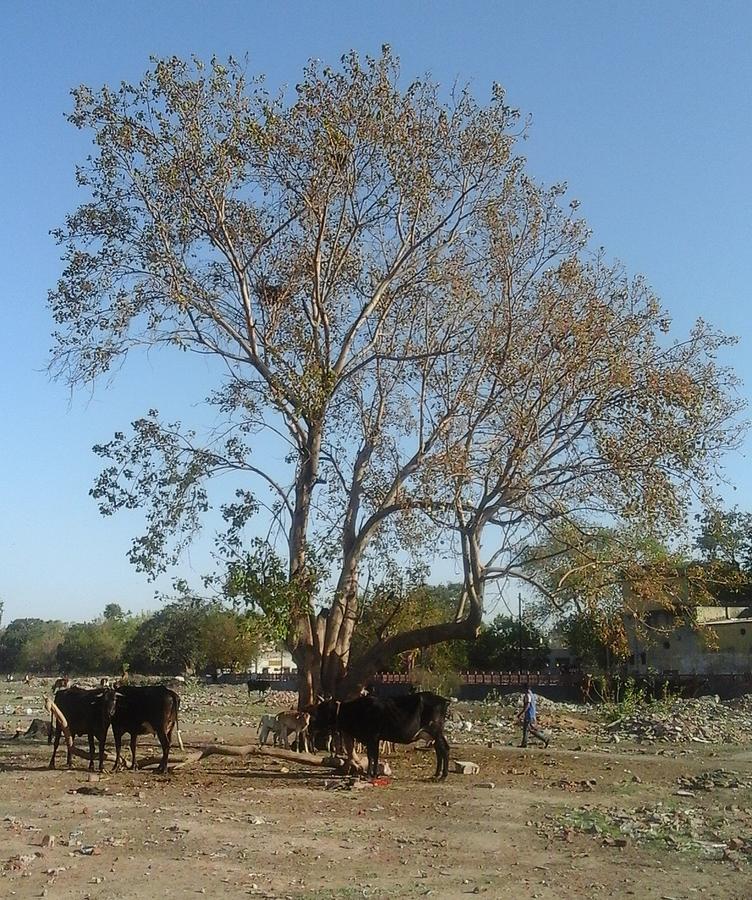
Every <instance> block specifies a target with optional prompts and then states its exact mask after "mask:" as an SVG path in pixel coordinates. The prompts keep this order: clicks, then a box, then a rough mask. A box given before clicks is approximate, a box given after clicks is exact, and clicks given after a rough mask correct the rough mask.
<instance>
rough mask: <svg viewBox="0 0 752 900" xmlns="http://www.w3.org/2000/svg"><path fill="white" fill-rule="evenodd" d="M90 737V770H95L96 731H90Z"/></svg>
mask: <svg viewBox="0 0 752 900" xmlns="http://www.w3.org/2000/svg"><path fill="white" fill-rule="evenodd" d="M88 738H89V771H90V772H93V771H94V732H93V731H90V732H89V734H88Z"/></svg>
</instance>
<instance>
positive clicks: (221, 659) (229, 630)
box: [200, 609, 264, 672]
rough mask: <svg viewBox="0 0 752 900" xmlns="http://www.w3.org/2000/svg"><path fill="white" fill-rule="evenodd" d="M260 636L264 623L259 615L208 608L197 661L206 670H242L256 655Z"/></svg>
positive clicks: (258, 651)
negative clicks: (242, 614)
mask: <svg viewBox="0 0 752 900" xmlns="http://www.w3.org/2000/svg"><path fill="white" fill-rule="evenodd" d="M263 640H264V627H263V623H262V622H261V621H260V619H259V617H256V616H239V615H238V614H237V613H236V612H234V611H232V610H226V609H211V610H209V611H207V613H206V616H205V619H204V623H203V625H202V629H201V642H200V653H201V657H202V659H201V663H202V665H203V666H204V667H205V668H207V669H208V670H209V671H210V672H213V671H215V670H216V669H232V670H233V671H243V670H246V669H248V667H249V666H250V665H251V663H252V662H253V661H254V660H255V659H257V658H258V656H259V654H260V652H261V647H262V644H263Z"/></svg>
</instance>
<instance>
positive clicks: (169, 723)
mask: <svg viewBox="0 0 752 900" xmlns="http://www.w3.org/2000/svg"><path fill="white" fill-rule="evenodd" d="M117 697H118V700H117V706H116V708H115V714H114V716H113V717H112V734H113V737H114V738H115V756H116V759H115V771H117V770H118V769H119V768H120V748H121V745H122V741H123V735H124V734H126V733H128V734H130V736H131V768H132V769H135V768H136V742H137V740H138V736H139V734H156V736H157V738H158V739H159V743H160V745H161V747H162V760H161V762H160V763H159V766H158V767H157V772H166V771H167V761H168V759H169V756H170V745H171V744H172V731H173V728H174V729H176V731H177V735H178V742H179V743H180V744H181V746H182V741H181V740H180V726H179V724H178V711H179V709H180V697H179V696H178V695H177V694H176V693H175V691H172V690H170V689H169V688H167V687H165V686H164V685H163V684H154V685H147V686H145V687H134V686H132V685H121V686H120V688H119V689H118V691H117Z"/></svg>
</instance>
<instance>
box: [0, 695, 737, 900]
mask: <svg viewBox="0 0 752 900" xmlns="http://www.w3.org/2000/svg"><path fill="white" fill-rule="evenodd" d="M46 691H49V684H48V683H46V682H42V683H40V682H36V683H35V684H34V685H32V686H31V687H27V686H20V685H18V684H16V683H12V684H2V685H0V714H2V713H3V712H4V711H5V713H6V715H5V716H4V717H3V716H0V726H4V727H3V730H2V734H0V896H2V897H9V896H16V897H23V898H25V897H43V896H45V897H50V898H57V897H61V898H62V897H66V898H67V897H76V898H87V897H91V898H133V897H187V896H195V895H200V894H205V895H208V896H210V897H240V896H248V895H250V896H255V897H268V898H286V897H290V898H321V900H335V898H361V897H365V898H385V897H391V898H394V897H426V896H433V897H437V898H454V897H464V896H466V895H470V894H485V895H486V896H488V897H493V898H497V897H498V898H507V897H508V898H512V897H514V898H525V897H531V898H540V900H549V898H550V900H553V898H556V900H560V898H574V900H580V898H583V900H584V898H595V897H598V898H601V897H617V898H629V897H639V898H641V900H652V898H656V900H690V898H696V897H706V898H713V900H731V898H734V900H749V898H750V897H752V867H750V864H749V862H750V856H749V853H750V848H751V847H752V845H751V844H750V841H751V840H752V814H751V813H750V809H749V808H750V805H752V804H751V803H750V801H751V800H752V791H751V790H750V789H749V788H746V787H739V786H737V787H716V788H713V789H712V790H710V791H706V790H702V789H698V790H684V791H683V793H682V794H677V791H678V790H682V788H681V784H680V782H679V779H680V778H684V779H686V778H687V777H691V776H695V775H700V774H702V773H707V772H708V771H711V770H717V769H724V770H726V772H727V773H728V772H732V773H733V774H734V775H735V776H738V779H739V780H740V782H743V781H744V780H745V779H750V778H752V743H751V744H748V745H738V744H735V745H729V744H724V745H710V744H708V745H705V744H696V743H692V744H687V745H681V744H673V745H667V744H650V745H630V744H625V743H620V744H618V745H615V744H608V743H606V738H605V737H604V735H603V733H602V732H600V731H598V730H597V729H596V726H595V725H594V723H593V721H592V716H591V715H588V714H584V715H582V716H579V715H578V714H577V713H576V712H572V710H571V709H567V710H565V711H564V712H563V713H562V714H561V715H560V716H557V715H556V714H555V713H553V714H552V713H549V714H548V716H549V722H548V724H549V725H553V726H556V727H554V729H553V734H554V739H553V741H552V743H551V746H550V747H549V749H547V750H544V749H542V748H540V749H539V748H535V747H531V748H528V749H521V748H518V747H516V746H511V745H510V744H511V743H512V742H515V743H516V741H517V740H518V735H516V734H515V732H514V731H513V730H512V729H511V726H510V723H509V714H508V712H502V711H501V708H499V709H494V708H493V706H488V705H487V704H484V705H482V709H481V704H477V705H468V704H464V705H462V707H461V710H460V711H459V712H460V715H461V716H463V717H465V718H468V717H469V718H470V719H472V718H473V717H474V716H475V715H478V716H479V717H480V718H482V719H484V720H488V721H490V722H492V723H496V724H497V725H498V739H495V738H494V739H491V740H489V739H488V732H487V731H485V732H484V737H483V738H482V739H481V737H480V735H479V736H478V738H477V743H472V740H473V737H472V731H473V729H471V730H470V732H469V733H468V734H463V736H462V740H463V743H461V744H458V743H457V741H456V740H453V737H452V733H450V734H449V738H450V743H452V744H453V750H452V758H453V759H463V760H470V761H473V762H476V763H478V764H479V766H480V773H479V774H478V775H459V774H450V776H449V778H448V780H447V781H446V782H443V783H441V782H439V783H437V782H434V781H432V780H431V777H430V776H431V775H432V773H433V770H434V765H435V757H434V754H433V751H432V750H418V749H413V748H398V751H397V753H396V754H395V755H394V756H393V757H391V758H390V760H389V761H390V764H391V766H392V768H393V770H394V776H393V778H391V779H390V782H389V784H388V785H385V786H376V785H371V784H363V786H359V785H358V783H355V784H353V783H352V782H351V781H349V780H347V779H344V778H341V777H338V776H336V775H333V774H331V773H330V772H327V771H326V770H322V769H318V768H314V767H312V766H304V765H302V766H298V765H297V764H295V763H287V762H279V761H276V760H273V759H269V758H255V757H250V758H248V759H247V760H243V759H236V758H229V757H220V756H211V757H209V758H207V759H206V760H203V761H201V762H198V763H196V764H194V765H191V766H187V767H185V768H182V769H178V770H176V771H174V772H172V773H170V774H168V775H166V776H158V775H155V774H153V771H149V770H140V771H136V772H131V771H125V772H120V773H118V774H117V775H114V774H111V773H110V772H109V771H108V772H105V774H104V775H103V776H102V777H101V778H100V779H99V780H94V781H89V780H88V772H87V770H86V762H85V761H84V760H82V759H80V758H79V759H76V760H75V761H74V769H73V770H71V771H69V770H67V769H65V768H62V769H61V768H58V769H57V770H56V771H50V770H49V769H48V768H47V764H48V762H49V756H50V748H48V746H47V744H46V742H44V741H39V740H29V739H25V738H23V737H20V738H13V737H12V734H13V733H14V732H15V730H16V727H17V725H19V724H20V726H21V728H22V729H23V727H24V725H25V724H28V723H29V722H31V720H32V718H33V717H34V716H37V717H41V716H42V715H43V713H42V712H41V696H42V694H43V693H44V692H46ZM183 705H184V712H183V715H182V721H181V728H182V733H183V740H184V742H185V745H186V751H189V750H190V749H191V747H194V748H195V747H198V746H202V745H206V744H210V743H212V742H215V741H217V740H219V741H224V742H225V743H227V744H250V743H253V742H254V741H255V739H256V733H255V727H254V723H255V722H257V721H258V718H259V716H260V715H261V713H262V712H266V711H268V710H267V708H266V706H264V704H261V703H255V704H252V703H250V702H249V701H248V699H247V698H246V697H244V696H243V692H242V690H241V689H238V688H235V687H229V686H228V687H215V688H211V689H206V688H202V689H200V690H198V691H195V692H194V693H193V694H191V693H190V688H189V689H186V692H185V696H184V704H183ZM475 706H477V707H478V709H477V710H474V708H473V707H475ZM27 709H31V710H32V713H31V714H30V715H27V713H26V711H27ZM9 710H10V712H9ZM501 719H505V721H504V722H501V721H499V720H501ZM545 724H546V722H545V721H544V725H545ZM489 744H490V745H491V746H489ZM79 745H80V746H84V745H85V741H79ZM153 748H154V742H153V741H152V739H150V738H141V739H140V741H139V751H140V753H142V754H143V755H144V756H151V755H152V751H153ZM180 758H181V754H180V753H179V752H177V750H176V752H175V754H174V759H175V760H176V761H177V760H179V759H180ZM58 760H59V763H60V762H62V764H63V765H64V763H65V754H64V752H63V753H62V758H61V757H60V755H59V756H58ZM732 780H733V779H732ZM646 810H647V811H646ZM630 817H631V818H630ZM632 819H633V820H634V821H635V822H639V823H642V825H643V826H644V828H643V831H642V832H639V833H637V832H634V833H629V829H627V833H626V834H625V833H624V832H623V831H622V830H620V829H619V828H618V827H617V825H618V823H619V822H621V823H623V822H624V821H631V820H632ZM615 822H616V823H617V825H614V823H615ZM687 823H690V824H687ZM646 829H647V830H646ZM51 838H52V839H53V846H49V844H50V839H51Z"/></svg>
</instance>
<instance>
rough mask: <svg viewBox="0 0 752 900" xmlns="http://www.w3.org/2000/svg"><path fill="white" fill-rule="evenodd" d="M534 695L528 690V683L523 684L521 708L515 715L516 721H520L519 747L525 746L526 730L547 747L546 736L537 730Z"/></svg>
mask: <svg viewBox="0 0 752 900" xmlns="http://www.w3.org/2000/svg"><path fill="white" fill-rule="evenodd" d="M535 705H536V697H535V694H534V693H533V692H532V691H531V690H530V685H529V684H526V685H525V693H524V694H523V695H522V710H521V712H520V713H519V714H518V715H517V721H518V722H522V743H521V744H520V747H527V735H528V732H530V734H532V735H533V737H537V738H538V740H539V741H542V742H543V746H544V747H548V738H547V737H546V735H545V734H543V732H542V731H539V730H538V727H537V725H536V724H535V722H536V712H535Z"/></svg>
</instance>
